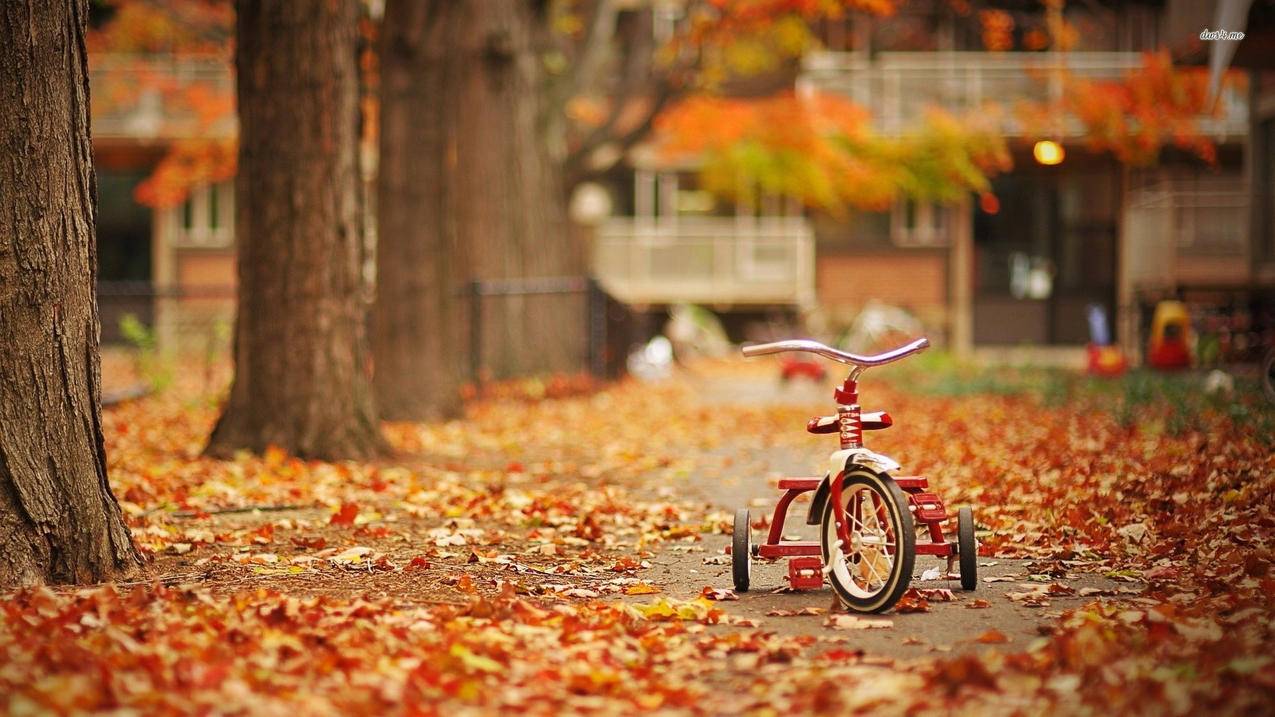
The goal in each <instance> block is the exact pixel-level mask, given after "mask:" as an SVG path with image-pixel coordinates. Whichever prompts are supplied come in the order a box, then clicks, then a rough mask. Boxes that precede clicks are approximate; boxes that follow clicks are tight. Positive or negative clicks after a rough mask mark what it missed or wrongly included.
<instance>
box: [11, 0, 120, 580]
mask: <svg viewBox="0 0 1275 717" xmlns="http://www.w3.org/2000/svg"><path fill="white" fill-rule="evenodd" d="M87 16H88V7H87V4H86V2H85V0H73V1H68V2H49V1H46V0H6V2H5V3H4V5H3V8H0V107H3V108H4V109H3V110H2V111H0V586H12V585H29V584H38V583H42V582H98V581H103V580H109V579H111V578H114V577H118V576H122V575H126V574H128V573H130V572H132V571H133V570H135V569H136V567H137V566H138V565H140V563H141V560H140V557H139V556H138V553H137V550H136V549H135V548H134V546H133V542H132V539H131V538H130V537H129V533H128V528H127V527H126V526H125V525H124V520H123V517H122V516H121V514H120V507H119V504H118V503H117V502H116V501H115V496H114V495H112V493H111V488H110V485H108V484H107V481H106V457H105V452H104V449H103V442H102V420H101V417H102V412H101V397H100V393H101V389H100V380H99V379H100V376H101V367H100V364H99V359H98V318H97V298H96V291H95V288H96V280H97V246H96V242H95V240H94V235H93V230H94V229H93V228H94V222H95V220H96V211H97V210H96V201H97V185H96V179H95V177H94V175H93V163H92V159H91V157H92V155H91V146H90V142H89V85H88V67H87V58H86V56H85V51H84V31H85V18H86V17H87Z"/></svg>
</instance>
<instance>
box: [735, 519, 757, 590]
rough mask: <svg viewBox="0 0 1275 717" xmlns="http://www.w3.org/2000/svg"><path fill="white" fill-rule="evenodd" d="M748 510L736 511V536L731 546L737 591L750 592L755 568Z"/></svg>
mask: <svg viewBox="0 0 1275 717" xmlns="http://www.w3.org/2000/svg"><path fill="white" fill-rule="evenodd" d="M750 523H751V519H750V517H749V515H748V509H747V508H740V509H739V510H737V511H735V534H734V539H733V540H732V541H731V546H730V565H731V576H732V577H733V578H734V579H735V591H736V592H741V593H746V592H748V584H749V580H750V578H751V573H752V567H753V545H752V543H753V537H752V526H751V525H750Z"/></svg>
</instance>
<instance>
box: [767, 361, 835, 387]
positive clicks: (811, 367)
mask: <svg viewBox="0 0 1275 717" xmlns="http://www.w3.org/2000/svg"><path fill="white" fill-rule="evenodd" d="M794 378H808V379H810V380H811V381H815V382H819V383H822V382H823V380H824V379H826V378H828V371H827V369H825V368H824V367H823V364H821V363H819V362H818V361H813V360H810V359H805V358H801V357H798V356H785V357H784V360H783V363H781V364H780V366H779V380H781V381H791V380H793V379H794Z"/></svg>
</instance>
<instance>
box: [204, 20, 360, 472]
mask: <svg viewBox="0 0 1275 717" xmlns="http://www.w3.org/2000/svg"><path fill="white" fill-rule="evenodd" d="M358 20H359V3H357V2H259V1H249V0H245V1H242V2H240V3H239V4H238V19H237V23H236V29H237V32H238V36H237V40H236V46H235V69H236V73H237V77H238V99H239V176H238V180H237V182H236V185H235V200H236V202H235V205H236V207H237V211H238V214H237V216H236V224H235V233H236V237H237V238H238V263H239V311H238V317H237V319H236V324H235V379H234V384H233V385H232V387H231V391H230V399H229V402H228V404H227V405H226V408H225V412H224V413H223V414H222V416H221V420H220V421H218V423H217V427H216V428H215V429H214V430H213V434H212V438H211V439H210V441H209V445H208V452H209V453H210V454H212V455H220V456H224V455H228V454H231V453H233V452H234V451H236V450H239V449H248V450H251V451H262V450H264V449H265V448H266V447H267V446H270V445H276V446H279V447H280V448H283V449H284V450H287V451H288V452H290V453H292V454H294V455H298V456H304V457H308V458H323V459H340V458H364V457H367V456H370V455H373V454H375V453H376V452H378V450H379V449H380V446H381V438H380V432H379V426H378V424H377V419H376V413H375V410H374V407H373V399H372V389H371V381H370V375H369V374H370V370H369V369H370V367H369V365H368V356H367V352H366V348H367V347H366V336H365V333H364V320H365V317H366V311H367V305H366V299H367V295H368V292H366V291H365V281H364V278H363V274H362V260H363V240H362V238H363V221H362V217H363V197H362V192H361V189H360V187H361V184H360V179H359V165H358V141H359V131H358V128H359V123H358V104H357V103H358V67H357V64H356V56H355V52H356V42H357V33H358Z"/></svg>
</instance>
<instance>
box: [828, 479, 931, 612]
mask: <svg viewBox="0 0 1275 717" xmlns="http://www.w3.org/2000/svg"><path fill="white" fill-rule="evenodd" d="M839 480H841V481H842V487H841V505H836V501H834V500H833V499H832V497H831V496H829V498H828V500H827V501H826V502H825V503H824V506H823V520H822V521H820V528H819V530H820V536H819V537H820V540H819V543H820V547H821V550H822V553H823V564H824V566H825V567H824V570H826V571H827V574H828V582H829V583H831V584H832V589H833V590H834V591H836V593H837V597H838V598H840V600H841V603H842V604H843V605H845V606H846V607H847V608H848V609H850V610H853V611H855V612H864V613H872V612H884V611H886V610H889V609H890V608H891V607H893V606H894V604H895V603H896V602H898V601H899V598H900V597H902V596H903V593H904V592H905V591H906V590H907V589H908V584H909V583H910V582H911V580H912V566H913V563H914V562H915V560H916V530H915V528H914V527H913V522H912V513H911V512H910V511H909V510H908V499H907V497H906V496H905V495H903V491H902V490H900V489H899V486H898V485H896V484H895V482H894V480H893V479H891V478H890V477H889V476H886V475H878V474H877V473H874V472H872V471H869V470H866V469H863V468H859V469H854V470H851V471H849V472H847V473H845V474H843V475H842V476H841V477H840V478H839ZM837 510H840V511H844V513H843V515H844V519H845V521H846V527H847V532H848V533H849V534H850V544H849V545H845V544H843V542H842V541H841V539H840V538H839V537H838V535H837V524H836V516H835V515H834V513H833V511H837Z"/></svg>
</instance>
